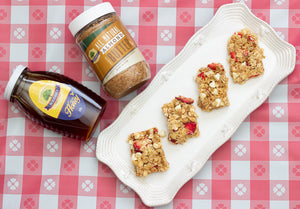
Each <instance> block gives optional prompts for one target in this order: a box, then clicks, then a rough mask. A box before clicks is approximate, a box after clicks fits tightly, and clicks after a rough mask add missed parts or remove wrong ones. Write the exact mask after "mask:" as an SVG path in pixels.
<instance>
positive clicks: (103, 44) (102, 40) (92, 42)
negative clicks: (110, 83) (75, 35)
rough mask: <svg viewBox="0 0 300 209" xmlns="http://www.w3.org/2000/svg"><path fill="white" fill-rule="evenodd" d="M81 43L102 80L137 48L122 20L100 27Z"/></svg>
mask: <svg viewBox="0 0 300 209" xmlns="http://www.w3.org/2000/svg"><path fill="white" fill-rule="evenodd" d="M80 45H81V48H82V49H83V50H84V51H85V56H86V58H87V59H88V61H89V62H90V64H91V65H92V67H93V69H94V70H95V72H96V73H97V75H98V77H99V78H100V80H101V81H103V79H104V77H105V76H106V74H107V73H108V72H109V71H110V70H111V69H112V68H113V67H114V66H115V65H116V64H117V63H118V62H119V61H120V60H121V59H123V58H124V57H125V56H126V55H127V54H128V53H130V52H131V51H132V50H134V49H135V48H136V44H135V42H134V40H133V39H132V37H131V36H130V34H129V33H128V31H127V30H126V28H125V27H124V26H123V25H122V23H121V21H115V22H113V23H110V24H108V25H106V26H104V27H101V28H99V29H98V30H96V31H94V32H93V33H92V34H90V35H89V36H88V37H87V38H85V39H84V40H83V41H82V42H81V43H80ZM123 69H124V70H125V69H126V68H123Z"/></svg>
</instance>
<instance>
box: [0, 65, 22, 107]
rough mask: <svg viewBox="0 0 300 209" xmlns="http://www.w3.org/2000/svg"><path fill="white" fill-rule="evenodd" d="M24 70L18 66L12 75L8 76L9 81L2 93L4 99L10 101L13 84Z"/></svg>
mask: <svg viewBox="0 0 300 209" xmlns="http://www.w3.org/2000/svg"><path fill="white" fill-rule="evenodd" d="M25 69H26V67H24V66H23V65H18V66H17V67H16V68H15V69H14V72H13V74H12V75H11V76H10V79H9V81H8V84H7V85H6V88H5V92H4V98H5V99H7V100H8V101H10V96H11V93H12V91H13V89H14V87H15V84H16V82H17V80H18V78H19V77H20V75H21V73H22V72H23V71H24V70H25Z"/></svg>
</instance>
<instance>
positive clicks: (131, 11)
mask: <svg viewBox="0 0 300 209" xmlns="http://www.w3.org/2000/svg"><path fill="white" fill-rule="evenodd" d="M121 18H122V22H123V24H124V25H139V19H140V18H139V8H138V7H121Z"/></svg>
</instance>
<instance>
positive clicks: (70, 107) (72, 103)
mask: <svg viewBox="0 0 300 209" xmlns="http://www.w3.org/2000/svg"><path fill="white" fill-rule="evenodd" d="M29 96H30V99H31V100H32V102H33V103H34V104H35V106H36V107H37V108H38V109H39V110H41V111H42V112H43V113H45V114H47V115H49V116H51V117H53V118H58V119H61V120H76V119H78V118H80V117H81V116H82V115H83V114H84V112H85V103H84V101H83V99H82V98H81V97H80V96H79V94H78V93H77V92H76V90H75V89H73V88H71V87H70V86H68V85H65V84H62V83H59V82H56V81H50V80H41V81H36V82H34V83H32V84H31V85H30V87H29Z"/></svg>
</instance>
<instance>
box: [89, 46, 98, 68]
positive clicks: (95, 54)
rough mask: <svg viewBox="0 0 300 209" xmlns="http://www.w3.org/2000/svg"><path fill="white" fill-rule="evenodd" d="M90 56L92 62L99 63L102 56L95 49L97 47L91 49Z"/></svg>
mask: <svg viewBox="0 0 300 209" xmlns="http://www.w3.org/2000/svg"><path fill="white" fill-rule="evenodd" d="M89 58H90V60H91V62H92V63H94V64H95V63H97V62H98V61H99V58H100V52H99V51H97V50H95V49H91V50H90V51H89Z"/></svg>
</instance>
